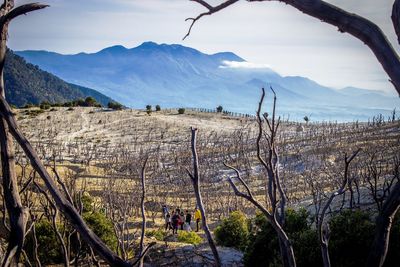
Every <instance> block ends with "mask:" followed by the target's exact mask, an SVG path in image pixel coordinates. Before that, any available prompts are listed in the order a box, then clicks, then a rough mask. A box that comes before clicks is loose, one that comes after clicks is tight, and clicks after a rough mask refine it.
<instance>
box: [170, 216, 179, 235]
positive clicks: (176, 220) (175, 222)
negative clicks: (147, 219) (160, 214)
mask: <svg viewBox="0 0 400 267" xmlns="http://www.w3.org/2000/svg"><path fill="white" fill-rule="evenodd" d="M171 223H172V234H177V233H178V226H179V213H178V212H175V211H173V212H172V217H171Z"/></svg>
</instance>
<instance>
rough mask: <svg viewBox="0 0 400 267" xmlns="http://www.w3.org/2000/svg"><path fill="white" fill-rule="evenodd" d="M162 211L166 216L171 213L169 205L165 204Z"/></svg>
mask: <svg viewBox="0 0 400 267" xmlns="http://www.w3.org/2000/svg"><path fill="white" fill-rule="evenodd" d="M162 213H163V216H164V218H165V217H166V216H167V214H169V210H168V207H167V205H165V204H164V205H162Z"/></svg>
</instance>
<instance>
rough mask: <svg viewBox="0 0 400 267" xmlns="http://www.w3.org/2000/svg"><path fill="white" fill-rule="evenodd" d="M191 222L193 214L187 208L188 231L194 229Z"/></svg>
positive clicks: (186, 222)
mask: <svg viewBox="0 0 400 267" xmlns="http://www.w3.org/2000/svg"><path fill="white" fill-rule="evenodd" d="M191 223H192V214H191V213H189V211H188V210H186V217H185V226H186V231H188V232H190V231H191V230H192V228H191Z"/></svg>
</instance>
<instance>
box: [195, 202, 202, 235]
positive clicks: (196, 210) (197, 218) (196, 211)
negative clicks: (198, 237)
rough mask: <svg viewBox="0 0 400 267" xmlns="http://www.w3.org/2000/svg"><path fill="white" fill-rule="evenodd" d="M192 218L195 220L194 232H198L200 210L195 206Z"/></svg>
mask: <svg viewBox="0 0 400 267" xmlns="http://www.w3.org/2000/svg"><path fill="white" fill-rule="evenodd" d="M194 219H195V220H196V232H198V231H199V223H200V220H201V212H200V210H199V209H198V208H197V207H196V209H195V210H194Z"/></svg>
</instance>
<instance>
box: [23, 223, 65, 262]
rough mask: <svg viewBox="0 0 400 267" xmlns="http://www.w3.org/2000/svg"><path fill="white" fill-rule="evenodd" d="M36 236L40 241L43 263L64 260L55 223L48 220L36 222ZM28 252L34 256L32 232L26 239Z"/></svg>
mask: <svg viewBox="0 0 400 267" xmlns="http://www.w3.org/2000/svg"><path fill="white" fill-rule="evenodd" d="M35 228H36V237H37V241H38V256H39V259H40V261H41V262H42V264H46V265H47V264H56V263H60V262H62V260H63V255H62V251H61V246H60V243H59V241H58V239H57V236H56V233H55V231H54V229H53V225H52V223H51V222H50V221H48V220H44V219H43V220H41V221H39V222H37V223H36V225H35ZM25 246H26V252H27V253H28V254H29V255H30V256H31V257H33V248H34V241H33V236H32V233H31V234H30V235H29V236H28V238H27V240H26V244H25Z"/></svg>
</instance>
